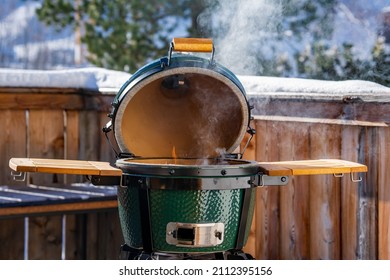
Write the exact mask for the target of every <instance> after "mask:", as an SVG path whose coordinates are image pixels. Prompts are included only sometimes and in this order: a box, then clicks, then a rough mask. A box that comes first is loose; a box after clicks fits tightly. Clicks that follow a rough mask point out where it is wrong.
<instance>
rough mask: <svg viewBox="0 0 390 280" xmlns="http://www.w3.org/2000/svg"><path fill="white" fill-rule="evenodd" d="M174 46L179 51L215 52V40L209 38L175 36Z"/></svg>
mask: <svg viewBox="0 0 390 280" xmlns="http://www.w3.org/2000/svg"><path fill="white" fill-rule="evenodd" d="M172 47H173V50H174V51H177V52H213V40H212V39H207V38H173V40H172Z"/></svg>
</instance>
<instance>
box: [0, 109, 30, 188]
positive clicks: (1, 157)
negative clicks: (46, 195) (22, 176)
mask: <svg viewBox="0 0 390 280" xmlns="http://www.w3.org/2000/svg"><path fill="white" fill-rule="evenodd" d="M0 120H1V126H0V127H1V133H0V166H2V167H3V166H4V167H3V168H0V184H1V185H8V186H15V185H25V184H26V183H25V182H17V181H14V180H13V178H12V176H11V169H9V168H8V166H7V165H4V163H6V162H8V161H9V159H10V158H11V157H13V156H20V157H25V156H26V153H27V142H26V141H27V137H26V112H25V111H24V110H0Z"/></svg>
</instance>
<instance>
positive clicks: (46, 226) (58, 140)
mask: <svg viewBox="0 0 390 280" xmlns="http://www.w3.org/2000/svg"><path fill="white" fill-rule="evenodd" d="M28 135H29V137H28V139H29V143H28V145H29V152H28V157H43V158H64V115H63V111H62V110H30V112H29V124H28ZM29 182H30V183H32V184H37V185H50V184H52V183H57V182H58V183H63V182H64V178H63V175H57V174H34V173H31V174H29ZM29 220H30V223H29V224H30V226H29V232H30V240H29V248H30V252H29V258H30V259H60V258H61V240H62V231H61V225H62V217H61V216H46V217H31V218H30V219H29Z"/></svg>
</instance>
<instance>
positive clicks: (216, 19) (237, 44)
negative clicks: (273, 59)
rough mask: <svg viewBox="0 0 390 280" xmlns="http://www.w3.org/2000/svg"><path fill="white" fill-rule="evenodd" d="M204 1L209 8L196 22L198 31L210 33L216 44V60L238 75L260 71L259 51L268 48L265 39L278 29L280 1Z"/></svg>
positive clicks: (280, 13)
mask: <svg viewBox="0 0 390 280" xmlns="http://www.w3.org/2000/svg"><path fill="white" fill-rule="evenodd" d="M206 2H207V4H208V7H207V8H206V9H205V11H204V12H203V13H202V14H200V15H199V17H198V22H197V23H198V26H199V27H200V30H201V31H203V32H205V33H208V34H211V36H212V38H213V40H214V45H215V46H217V49H216V59H217V61H218V62H219V63H221V64H222V65H224V66H226V67H227V68H229V69H230V70H232V71H233V72H234V73H236V74H239V75H250V74H254V73H259V72H261V68H263V65H261V64H260V63H259V62H258V59H257V55H258V51H259V48H262V49H263V50H264V48H267V46H266V44H265V41H266V39H267V38H268V37H270V36H274V34H275V33H276V31H277V27H278V23H279V22H280V18H281V15H282V3H281V1H278V0H217V1H214V0H206ZM259 68H260V69H259ZM259 70H260V71H259Z"/></svg>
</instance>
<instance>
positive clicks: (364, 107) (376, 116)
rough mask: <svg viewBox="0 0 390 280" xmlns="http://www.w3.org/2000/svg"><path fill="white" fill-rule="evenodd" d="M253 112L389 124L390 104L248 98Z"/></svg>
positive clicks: (265, 114)
mask: <svg viewBox="0 0 390 280" xmlns="http://www.w3.org/2000/svg"><path fill="white" fill-rule="evenodd" d="M249 102H250V103H251V104H253V106H254V110H253V111H252V112H253V114H255V115H259V116H293V117H302V118H322V119H335V120H359V121H367V122H384V123H387V124H389V123H390V114H389V113H388V112H389V103H385V102H383V103H381V102H367V103H365V102H358V101H357V102H348V101H346V102H343V101H338V102H336V101H326V100H317V101H316V100H307V99H304V98H302V99H296V100H294V99H292V98H289V99H287V98H286V99H283V98H280V99H276V98H261V97H260V98H258V97H257V96H256V98H252V97H250V98H249Z"/></svg>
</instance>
